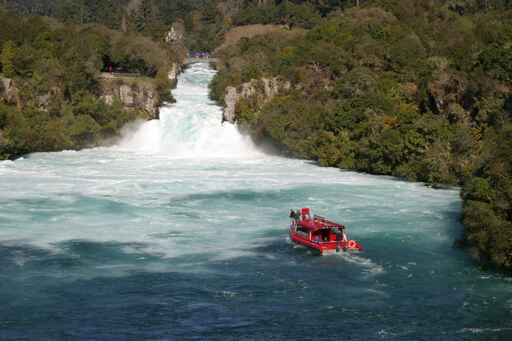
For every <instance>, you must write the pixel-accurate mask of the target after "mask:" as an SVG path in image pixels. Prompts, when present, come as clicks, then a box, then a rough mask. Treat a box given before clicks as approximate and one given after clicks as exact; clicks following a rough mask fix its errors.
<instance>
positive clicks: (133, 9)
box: [0, 0, 512, 270]
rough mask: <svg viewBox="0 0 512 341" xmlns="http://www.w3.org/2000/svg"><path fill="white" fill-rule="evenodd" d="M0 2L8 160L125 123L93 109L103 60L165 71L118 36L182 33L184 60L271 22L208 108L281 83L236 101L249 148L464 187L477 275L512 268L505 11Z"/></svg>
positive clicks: (511, 105)
mask: <svg viewBox="0 0 512 341" xmlns="http://www.w3.org/2000/svg"><path fill="white" fill-rule="evenodd" d="M5 3H7V4H8V5H9V8H10V9H12V10H15V11H17V12H18V13H22V14H23V15H31V16H30V17H28V18H27V17H23V18H13V17H12V15H11V14H9V15H7V14H6V13H5V12H2V15H3V17H2V18H1V19H2V22H5V23H7V24H5V25H3V27H2V28H0V43H1V45H0V46H1V47H2V68H3V73H4V76H12V77H14V79H15V80H16V82H17V84H19V85H20V89H22V90H21V91H20V92H21V97H22V99H23V100H22V101H21V102H23V103H24V106H23V108H22V110H21V112H22V114H19V108H15V107H13V106H6V105H3V106H2V107H1V108H0V132H1V131H2V130H3V131H4V134H3V137H2V135H0V145H2V141H1V140H2V139H4V140H7V143H4V144H3V145H4V146H7V147H4V148H3V149H2V150H0V154H3V156H4V157H6V156H7V157H13V156H16V155H20V154H23V153H26V152H31V151H38V150H59V149H62V148H68V147H71V148H80V147H82V146H86V145H89V144H90V143H91V142H94V141H98V140H99V139H101V138H102V137H104V136H109V135H111V134H112V133H113V132H114V131H116V130H118V129H119V127H120V126H122V124H124V123H125V122H127V121H129V120H131V119H133V116H130V115H133V113H126V112H123V111H122V110H121V109H120V107H119V106H116V104H115V103H114V104H113V105H112V106H105V104H104V103H103V102H102V101H101V100H99V99H98V96H97V90H96V84H97V78H96V77H95V74H96V73H97V72H98V70H100V69H101V68H103V67H104V66H105V65H102V63H103V64H104V63H105V58H104V57H105V56H107V57H108V59H107V60H108V61H109V62H115V63H117V64H119V65H123V67H125V68H126V69H127V70H135V71H138V72H142V73H146V74H148V75H151V76H153V77H154V76H156V75H158V74H159V72H160V76H161V75H162V74H163V73H162V72H161V70H165V68H166V66H165V65H159V64H158V62H154V61H152V60H153V59H151V56H150V55H151V54H152V53H153V52H154V51H153V49H151V50H148V51H142V50H143V49H137V48H133V49H123V48H122V46H123V44H115V43H113V42H114V41H115V40H116V39H115V38H113V36H115V32H118V31H117V30H121V31H124V32H128V34H131V36H130V38H129V39H128V38H127V39H126V40H123V42H124V43H125V44H128V45H129V44H130V41H132V40H137V39H139V40H140V39H142V40H143V39H147V38H150V39H152V40H153V41H155V40H156V41H159V40H161V37H163V36H164V34H165V32H166V31H167V30H168V28H169V26H170V25H171V24H172V23H173V22H175V21H176V20H179V19H182V22H183V25H184V27H185V30H186V32H187V33H186V36H185V39H186V43H187V46H188V47H189V48H190V50H195V51H213V50H214V49H215V48H216V47H218V46H222V45H221V44H222V37H223V36H224V35H223V33H225V32H226V31H228V30H229V29H230V28H232V27H234V26H241V27H243V25H251V24H267V25H268V24H270V25H274V26H275V27H280V28H281V29H280V30H272V32H271V33H268V34H262V35H256V36H252V37H251V38H242V39H241V40H240V41H238V43H236V44H235V45H233V44H230V45H229V48H224V49H221V50H220V51H217V57H219V59H220V63H219V65H218V68H219V72H218V74H217V76H216V77H215V78H214V80H213V82H212V83H211V96H212V98H214V99H216V100H218V101H219V102H220V103H222V102H223V100H224V96H225V93H226V88H227V87H229V86H234V87H241V86H242V85H243V84H248V83H250V82H251V81H252V83H254V80H261V79H280V80H281V81H282V82H283V83H286V84H290V86H289V87H288V86H286V87H284V88H286V90H285V91H282V92H280V93H279V94H276V96H274V97H273V98H272V99H268V100H265V101H263V102H262V101H261V96H258V94H261V93H262V92H263V90H262V89H258V88H256V89H254V93H255V94H256V96H252V97H246V98H239V100H238V101H237V103H236V120H237V121H238V123H239V125H240V126H241V127H242V128H243V129H246V130H247V131H248V132H249V133H251V135H253V137H254V138H255V140H256V141H263V140H271V141H272V142H273V143H274V144H275V145H277V146H280V147H281V149H282V150H283V151H285V152H286V153H288V154H290V155H292V156H296V157H301V158H307V159H312V160H317V161H318V162H319V164H321V165H324V166H335V167H339V168H343V169H353V170H359V171H365V172H369V173H373V174H385V175H394V176H398V177H401V178H405V179H409V180H413V181H424V182H426V183H429V184H432V185H460V186H462V188H463V190H462V198H463V202H464V210H463V223H464V225H465V234H464V241H465V242H466V244H467V245H468V246H471V247H472V248H473V249H474V250H476V251H478V252H477V254H478V258H479V259H480V260H481V261H483V262H484V263H485V264H492V265H493V266H495V267H497V268H500V269H503V270H510V269H512V222H511V221H512V207H511V201H512V174H511V167H512V139H511V138H512V123H511V112H512V96H511V91H512V88H511V84H510V82H511V81H512V63H511V61H512V25H511V20H512V12H511V11H512V10H511V6H512V4H511V3H510V2H509V1H506V0H494V1H493V0H487V1H480V0H441V1H433V0H426V1H425V0H411V1H400V0H366V1H363V0H361V1H355V0H329V1H324V0H309V1H300V0H296V1H286V0H282V1H280V0H275V1H273V0H257V1H256V0H255V1H251V0H223V1H222V0H195V1H189V0H174V1H163V0H138V1H133V0H118V1H114V0H105V1H79V0H58V1H37V2H36V1H30V0H12V1H5ZM33 15H36V16H37V15H44V16H51V17H55V18H57V19H58V20H60V21H63V22H65V24H60V23H58V22H55V21H54V20H49V19H41V18H38V17H32V16H33ZM86 24H87V25H86ZM98 24H101V25H104V26H106V27H108V28H109V29H107V28H105V27H103V26H98ZM84 25H86V26H84ZM19 32H23V34H18V33H19ZM142 36H145V37H147V38H142ZM136 51H138V52H136ZM134 53H135V54H136V53H140V54H141V55H139V56H136V57H134V55H133V54H134ZM157 78H158V77H157ZM161 79H163V77H161ZM54 84H57V87H54V86H53V85H54ZM54 88H55V89H56V88H58V89H60V90H59V91H57V92H58V93H59V96H52V105H50V106H48V110H45V111H41V110H39V109H38V106H37V100H35V99H34V98H36V97H34V96H35V95H36V94H40V93H47V92H48V90H51V89H54ZM36 99H37V98H36ZM53 101H55V102H56V103H54V104H53ZM27 103H28V104H27ZM34 103H35V104H34ZM17 109H18V110H17ZM41 131H44V132H45V133H44V134H42V133H41Z"/></svg>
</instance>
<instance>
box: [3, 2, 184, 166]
mask: <svg viewBox="0 0 512 341" xmlns="http://www.w3.org/2000/svg"><path fill="white" fill-rule="evenodd" d="M0 22H2V27H1V28H0V47H1V49H0V76H1V77H2V79H3V80H4V81H5V82H3V85H2V83H0V95H1V94H2V92H4V93H7V92H10V93H9V94H8V95H6V96H5V98H3V99H0V158H16V157H18V156H20V155H23V154H27V153H30V152H37V151H57V150H63V149H80V148H84V147H87V146H92V145H97V144H98V143H100V141H104V140H105V139H107V138H111V137H113V136H115V135H116V134H117V133H118V132H119V131H120V129H121V128H122V127H123V126H124V125H125V124H126V123H128V122H130V121H133V120H135V119H137V118H146V117H147V113H146V112H143V110H139V109H135V110H125V109H124V108H123V105H122V104H121V103H120V102H119V100H116V99H115V98H114V100H113V101H112V103H110V105H107V104H106V103H105V102H104V101H103V100H102V99H101V98H100V97H101V96H100V95H101V94H100V91H101V86H100V82H101V71H108V68H109V67H115V68H116V69H120V70H122V71H123V72H130V73H136V74H139V75H140V76H145V77H139V78H140V82H148V81H149V82H152V83H154V87H155V89H156V91H158V92H160V94H161V98H162V99H166V100H171V99H172V98H170V97H169V96H170V95H168V94H169V91H168V90H169V87H170V85H171V84H170V82H169V79H168V75H167V72H168V70H169V69H170V64H171V62H173V61H175V60H177V59H178V57H177V56H176V54H175V53H174V51H172V50H170V49H166V48H164V47H162V46H161V45H160V44H157V43H155V42H153V41H152V40H151V39H149V38H145V37H143V36H141V35H137V34H135V33H124V34H123V33H121V32H119V31H114V30H110V29H108V28H106V27H104V26H100V25H93V24H89V25H74V24H63V23H60V22H58V21H55V20H53V19H49V18H43V17H37V16H35V17H34V16H29V17H20V16H17V15H14V14H13V13H11V12H6V11H3V10H1V9H0ZM114 81H115V80H114ZM134 81H135V82H138V81H139V80H137V79H135V80H134ZM7 87H10V88H7ZM3 88H5V89H3ZM2 102H3V103H2Z"/></svg>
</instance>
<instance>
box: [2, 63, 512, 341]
mask: <svg viewBox="0 0 512 341" xmlns="http://www.w3.org/2000/svg"><path fill="white" fill-rule="evenodd" d="M213 75H214V71H213V70H211V69H210V68H209V67H208V66H207V65H205V64H194V65H192V66H191V67H190V68H189V69H187V70H186V71H185V72H184V73H183V74H182V75H181V76H180V79H179V83H178V87H177V89H175V90H174V91H173V94H174V96H175V97H176V99H177V103H176V104H173V105H169V106H164V107H163V108H162V111H161V120H159V121H158V120H155V121H150V122H146V123H142V124H138V125H137V126H131V127H128V128H127V129H126V132H125V136H124V137H123V139H122V140H121V141H120V142H119V143H118V144H117V145H116V146H115V147H111V148H95V149H89V150H84V151H80V152H73V151H64V152H61V153H41V154H33V155H30V156H28V157H26V158H24V159H20V160H17V161H15V162H11V161H5V162H0V269H1V271H0V307H1V309H0V339H1V340H18V339H30V340H44V339H47V340H55V339H72V340H75V339H87V340H93V339H98V340H106V339H108V340H110V339H119V340H153V339H154V340H156V339H158V340H182V339H200V340H203V339H219V340H229V339H233V340H238V339H251V340H252V339H262V340H268V339H287V340H289V339H291V340H293V339H322V340H324V339H337V340H372V339H384V340H509V339H512V282H511V280H510V279H507V278H505V277H502V276H499V275H496V274H492V273H486V272H482V271H481V270H479V269H478V268H477V267H475V266H474V264H472V262H471V260H470V258H469V256H468V255H467V254H466V253H465V252H463V251H461V250H458V249H455V248H453V247H452V245H453V242H454V240H455V239H456V238H458V237H459V236H460V234H461V231H462V227H461V225H460V224H459V222H458V219H459V215H460V210H461V208H460V205H461V203H460V199H459V197H458V190H456V189H454V190H433V189H429V188H427V187H425V186H423V185H422V184H416V183H408V182H402V181H398V180H396V179H393V178H388V177H376V176H369V175H364V174H358V173H354V172H345V171H340V170H338V169H332V168H320V167H317V166H316V165H314V164H312V163H310V162H307V161H302V160H293V159H287V158H282V157H277V156H269V155H266V154H265V153H263V152H261V151H259V150H258V149H257V148H256V147H255V146H254V145H253V144H252V142H251V141H250V139H249V138H247V137H245V136H243V135H241V134H240V133H239V132H238V130H237V129H236V127H234V126H232V125H229V124H224V125H221V123H220V118H221V109H220V108H219V107H218V106H216V105H215V104H214V103H212V102H211V101H210V100H209V99H208V96H207V91H208V90H207V85H208V82H209V81H210V80H211V78H212V77H213ZM302 206H308V207H311V208H312V209H313V211H314V212H315V213H318V214H321V215H326V216H328V217H331V218H333V219H335V220H338V221H340V222H343V223H344V224H346V225H347V226H348V232H349V233H350V235H351V236H352V237H353V238H354V239H357V240H359V241H360V242H361V243H362V244H363V246H364V247H365V252H363V253H359V254H335V255H329V256H323V257H319V256H315V255H312V254H311V253H310V252H308V251H307V250H305V249H303V248H300V247H296V246H293V245H292V244H291V243H290V241H289V240H288V238H287V227H288V224H289V222H288V217H287V215H288V211H289V209H290V208H299V207H302Z"/></svg>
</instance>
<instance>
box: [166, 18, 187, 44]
mask: <svg viewBox="0 0 512 341" xmlns="http://www.w3.org/2000/svg"><path fill="white" fill-rule="evenodd" d="M184 39H185V24H184V23H183V21H182V20H177V21H176V22H175V23H173V24H172V26H171V29H170V30H169V32H167V34H166V36H165V42H166V43H168V44H170V45H183V40H184Z"/></svg>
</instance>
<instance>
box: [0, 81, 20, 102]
mask: <svg viewBox="0 0 512 341" xmlns="http://www.w3.org/2000/svg"><path fill="white" fill-rule="evenodd" d="M18 101H19V97H18V89H17V88H16V86H15V85H14V81H13V80H12V79H10V78H0V102H4V103H7V104H19V103H18Z"/></svg>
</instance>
